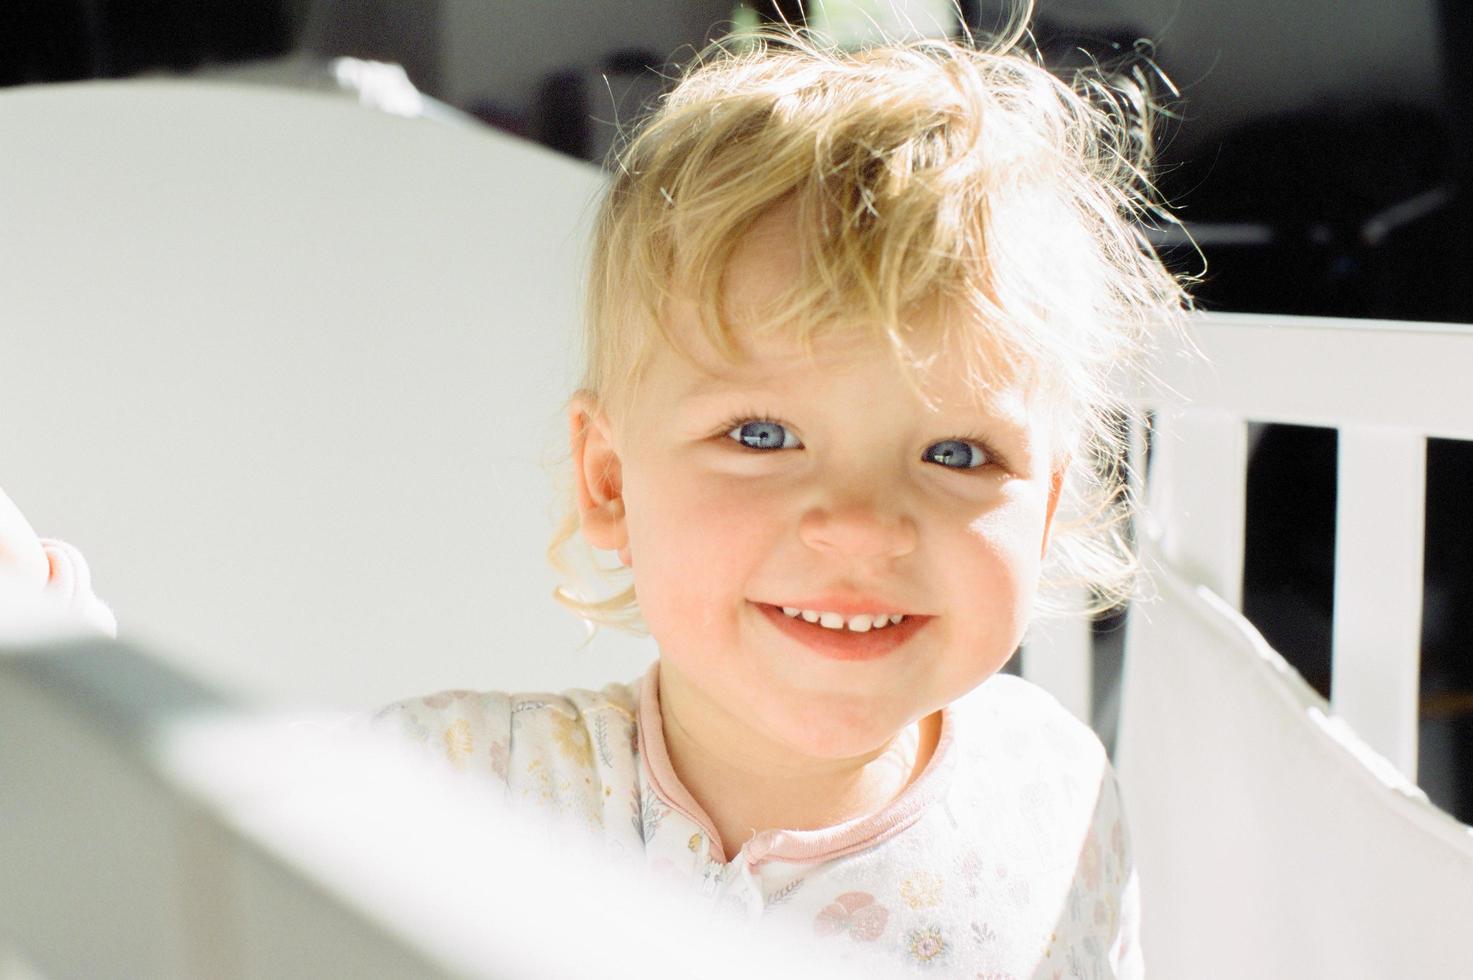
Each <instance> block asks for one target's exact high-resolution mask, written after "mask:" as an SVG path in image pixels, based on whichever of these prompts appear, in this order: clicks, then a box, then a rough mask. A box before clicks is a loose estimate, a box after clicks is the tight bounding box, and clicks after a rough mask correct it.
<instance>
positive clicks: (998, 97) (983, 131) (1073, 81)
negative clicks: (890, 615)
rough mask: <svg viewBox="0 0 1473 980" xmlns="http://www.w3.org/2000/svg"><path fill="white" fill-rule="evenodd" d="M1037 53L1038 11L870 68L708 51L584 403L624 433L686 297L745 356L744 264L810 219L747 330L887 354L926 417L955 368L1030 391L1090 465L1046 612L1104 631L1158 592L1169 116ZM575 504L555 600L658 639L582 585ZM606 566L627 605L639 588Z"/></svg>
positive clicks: (654, 151)
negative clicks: (1150, 434)
mask: <svg viewBox="0 0 1473 980" xmlns="http://www.w3.org/2000/svg"><path fill="white" fill-rule="evenodd" d="M1026 37H1027V33H1026V11H1025V12H1024V17H1023V18H1021V19H1019V20H1018V21H1017V22H1016V23H1014V24H1013V25H1010V27H1009V28H1008V29H1007V30H1006V31H1005V32H1004V33H1002V34H1000V35H998V36H997V37H995V38H993V39H991V40H989V41H983V40H982V39H979V38H974V37H970V36H969V37H968V39H967V40H966V41H965V42H960V41H954V40H943V39H934V38H930V39H908V40H899V41H891V42H888V43H884V44H876V45H870V46H866V47H863V48H860V49H848V50H846V49H843V48H841V47H838V46H836V45H833V44H831V43H828V42H825V41H823V40H821V39H819V38H818V37H816V36H815V35H813V34H812V33H811V32H809V31H807V30H806V29H804V28H792V27H788V26H786V25H779V26H767V27H763V28H761V29H760V30H759V31H758V32H757V33H755V34H752V33H746V34H741V35H728V36H726V37H724V38H721V39H718V40H716V41H713V42H711V43H710V44H708V45H707V46H706V47H705V49H704V50H702V51H700V52H699V53H698V54H697V55H696V56H695V58H694V59H693V60H692V61H691V62H690V63H689V64H687V65H686V66H685V67H684V68H683V69H682V71H681V72H680V75H679V78H678V84H677V85H676V86H675V87H674V89H673V90H672V91H670V92H669V94H668V95H666V96H664V97H663V98H662V99H661V101H660V103H659V104H658V105H657V106H656V107H655V108H654V109H653V110H652V111H651V112H650V113H649V115H648V116H647V117H646V118H644V119H642V120H639V124H638V125H637V127H635V128H634V131H633V133H632V135H631V136H629V137H628V138H627V139H626V140H625V141H624V142H623V143H622V144H620V145H616V146H615V147H614V148H613V150H611V154H610V158H609V160H608V161H607V164H608V169H609V170H610V171H611V178H610V179H611V183H610V185H609V187H608V190H607V193H606V195H605V196H604V198H603V199H602V201H601V203H600V207H599V211H598V214H597V218H596V222H595V227H594V236H593V241H592V245H591V251H590V253H589V266H588V278H587V294H586V297H585V304H586V306H585V324H584V328H585V334H584V343H585V351H584V354H585V358H586V360H585V371H584V374H583V377H582V381H581V385H580V387H581V388H583V389H585V390H586V391H588V392H590V393H591V394H592V396H593V397H594V398H595V399H596V400H597V401H598V403H599V405H600V406H601V408H602V409H603V410H605V411H606V412H607V413H608V414H609V416H610V417H611V418H615V419H617V418H618V417H620V413H621V412H622V411H624V410H626V409H627V408H628V406H629V405H630V404H631V402H632V401H633V399H635V398H636V396H637V390H638V386H639V380H640V378H641V377H642V375H643V371H644V368H645V366H646V365H647V363H648V357H649V354H650V353H651V352H652V351H653V350H654V349H655V347H654V345H655V344H657V343H660V342H662V341H663V342H664V343H666V344H668V345H670V346H671V347H672V348H673V349H675V350H676V351H683V350H688V349H689V348H690V345H691V338H689V337H681V336H678V335H675V334H674V333H673V331H672V330H671V328H670V323H669V322H668V320H667V317H666V315H665V312H666V309H667V304H668V303H669V302H670V300H671V299H672V298H674V297H678V296H685V297H689V298H691V299H693V300H694V301H695V302H696V303H697V304H698V310H699V318H698V322H697V323H696V324H695V325H694V329H695V330H697V331H699V332H700V334H701V335H702V336H703V337H704V338H705V339H706V341H707V342H708V343H709V344H710V345H711V346H712V347H713V348H714V349H715V350H717V351H720V352H722V353H723V354H726V355H728V356H729V355H730V354H731V353H733V352H734V350H735V348H734V347H733V346H732V343H731V341H732V337H733V327H734V324H733V323H731V322H729V319H728V315H727V313H728V311H727V310H726V309H725V308H724V307H723V303H722V295H723V294H722V281H723V280H722V273H723V271H724V269H725V267H726V264H727V260H728V259H729V257H730V256H731V254H732V251H733V249H734V247H735V246H736V244H737V242H738V240H739V239H740V238H741V237H742V235H743V233H744V232H746V231H747V229H748V228H749V227H750V226H751V225H752V224H753V222H754V221H755V220H756V219H757V218H758V217H759V216H761V215H762V214H763V213H764V212H766V211H767V210H768V209H769V208H771V207H773V206H774V205H777V204H781V203H790V204H793V205H794V206H795V207H796V214H797V228H796V229H795V231H796V234H797V235H798V244H799V248H800V251H801V253H802V255H803V261H802V265H801V268H799V269H796V270H795V274H796V282H795V284H794V286H793V288H792V289H791V290H790V291H788V292H785V293H784V294H782V295H781V296H779V297H778V298H777V299H776V300H774V301H773V305H772V306H771V307H767V308H764V310H763V312H762V313H761V315H760V316H755V317H753V318H751V321H750V322H748V320H747V318H746V317H745V316H744V317H743V318H742V320H741V325H742V329H743V330H751V331H754V332H755V335H757V336H760V335H761V332H762V331H764V330H773V331H783V332H784V333H785V334H786V335H787V336H789V337H793V338H796V339H797V340H799V341H800V342H801V344H802V345H803V348H804V349H805V350H810V351H811V350H812V348H813V345H814V343H815V341H817V340H819V339H821V338H824V337H832V336H854V337H856V338H857V339H861V340H873V341H877V342H879V343H881V344H883V345H885V347H886V348H887V349H889V350H891V351H892V352H893V353H894V355H895V358H896V363H897V365H898V367H899V368H900V369H901V371H902V372H903V374H904V376H905V378H906V379H907V381H908V382H909V383H910V384H911V386H912V388H913V390H915V391H916V392H917V393H918V394H920V395H921V397H922V398H926V394H925V389H924V378H925V374H926V372H927V370H928V369H932V368H934V367H937V366H940V367H943V368H947V369H955V366H956V365H957V364H960V365H962V366H963V368H964V369H965V370H966V371H967V372H968V376H969V378H970V379H971V380H972V382H973V383H974V385H975V387H976V389H977V390H978V391H979V392H982V391H986V390H987V389H988V387H989V386H990V385H992V384H994V383H996V382H998V381H1002V380H1014V381H1018V380H1021V381H1022V382H1024V383H1025V384H1026V385H1027V387H1028V389H1029V390H1030V391H1031V392H1032V393H1033V397H1034V410H1035V411H1037V412H1044V413H1047V414H1046V415H1045V416H1043V417H1044V418H1046V419H1047V421H1048V422H1049V423H1050V424H1051V434H1052V435H1053V440H1054V441H1053V442H1052V443H1051V444H1052V445H1053V446H1054V447H1055V448H1056V451H1057V455H1056V456H1055V459H1056V460H1060V459H1063V458H1064V457H1065V456H1067V457H1068V458H1070V459H1071V460H1072V463H1071V465H1070V466H1069V469H1068V477H1067V479H1066V481H1065V486H1064V490H1063V497H1062V500H1061V503H1060V507H1059V513H1058V515H1057V516H1056V518H1055V523H1054V530H1053V537H1052V541H1051V544H1050V548H1049V558H1048V561H1047V563H1046V565H1045V569H1044V572H1043V575H1042V578H1041V581H1040V587H1039V592H1038V598H1037V601H1036V603H1035V607H1034V612H1035V615H1055V614H1062V613H1075V614H1079V613H1093V612H1098V611H1101V610H1105V609H1109V608H1113V607H1115V606H1118V605H1119V604H1121V603H1122V602H1124V601H1126V600H1127V599H1129V598H1131V597H1132V596H1133V595H1134V594H1135V593H1136V591H1137V589H1138V582H1139V576H1138V567H1137V562H1136V558H1135V554H1134V551H1133V547H1132V545H1131V542H1130V541H1129V540H1128V536H1127V534H1126V533H1125V519H1126V517H1127V516H1128V514H1129V512H1130V510H1131V508H1132V506H1133V504H1134V501H1133V500H1132V499H1131V498H1130V493H1129V483H1130V481H1129V480H1128V479H1127V474H1126V473H1125V470H1124V468H1123V464H1122V459H1123V453H1122V450H1121V445H1120V444H1121V440H1122V432H1123V426H1124V424H1125V423H1126V422H1127V421H1128V420H1130V419H1132V418H1133V417H1134V413H1135V409H1133V407H1132V406H1131V404H1129V403H1128V402H1127V401H1126V400H1125V399H1124V398H1123V397H1122V395H1123V394H1124V392H1125V386H1126V382H1127V381H1128V380H1129V379H1130V378H1131V377H1132V372H1133V371H1138V370H1140V367H1141V366H1142V365H1143V364H1144V363H1145V358H1144V357H1143V355H1145V354H1147V353H1148V352H1149V351H1150V350H1151V349H1152V348H1153V346H1154V343H1153V338H1154V337H1155V336H1156V335H1157V333H1158V332H1159V331H1162V330H1165V331H1179V329H1180V326H1181V324H1182V323H1183V318H1184V316H1185V313H1186V311H1187V310H1188V309H1189V308H1190V300H1189V298H1188V296H1187V294H1186V292H1185V290H1184V288H1183V285H1184V283H1186V281H1187V280H1186V279H1185V278H1184V277H1178V276H1175V275H1173V274H1172V273H1171V272H1169V271H1168V270H1167V269H1166V268H1165V267H1164V266H1163V265H1162V263H1161V261H1160V260H1159V259H1158V258H1157V256H1156V255H1155V253H1154V251H1153V250H1152V248H1151V246H1150V244H1149V242H1148V239H1147V237H1146V235H1145V233H1144V231H1143V230H1142V226H1143V225H1151V224H1153V223H1156V222H1170V221H1173V219H1172V218H1171V217H1170V215H1169V214H1168V213H1167V212H1166V210H1165V208H1164V207H1163V206H1162V205H1161V204H1160V201H1159V198H1158V196H1157V194H1156V192H1155V190H1154V188H1153V185H1152V183H1151V179H1150V173H1149V171H1150V168H1151V166H1152V142H1153V137H1152V127H1153V125H1154V123H1155V120H1156V118H1157V114H1158V113H1159V112H1160V109H1159V107H1157V106H1156V105H1155V103H1154V102H1153V99H1152V95H1151V85H1150V84H1149V79H1148V77H1147V75H1146V73H1145V72H1144V71H1142V69H1141V63H1142V62H1144V63H1146V64H1149V59H1148V58H1144V56H1141V55H1137V57H1136V59H1135V63H1134V64H1133V65H1131V66H1128V69H1129V70H1122V69H1120V68H1119V66H1117V67H1116V68H1115V69H1106V68H1103V67H1100V66H1098V65H1096V66H1095V67H1092V68H1091V69H1089V70H1087V71H1079V72H1075V73H1073V75H1072V77H1071V78H1069V79H1068V80H1061V79H1060V78H1058V77H1056V76H1055V75H1053V74H1051V73H1050V72H1049V71H1048V70H1046V69H1045V68H1044V67H1042V66H1041V63H1040V59H1039V56H1038V55H1037V53H1036V51H1034V52H1032V53H1030V52H1029V51H1028V50H1027V49H1025V48H1024V46H1023V41H1024V39H1025V38H1026ZM1151 67H1154V66H1151ZM1158 77H1159V76H1158ZM726 302H727V303H728V304H729V303H731V299H730V297H728V298H727V300H726ZM937 303H939V304H943V306H942V308H944V309H946V310H948V311H952V313H953V315H949V316H940V317H932V318H929V319H928V320H927V321H926V322H928V323H934V324H935V325H936V326H935V328H934V331H933V333H932V334H931V335H929V336H922V335H920V334H919V333H918V331H917V329H916V327H915V323H914V322H913V320H914V317H913V315H914V314H915V313H917V312H918V311H921V310H923V309H934V308H935V307H934V305H933V304H937ZM920 351H928V352H930V353H931V354H935V353H936V352H938V351H941V352H944V354H943V358H944V360H943V361H941V362H940V364H939V365H937V364H933V363H932V361H934V357H933V358H931V359H930V360H927V359H925V358H923V357H922V356H921V355H920V353H918V352H920ZM569 475H570V474H568V473H564V476H569ZM562 491H563V494H564V503H565V510H564V514H563V519H562V521H561V524H560V526H559V527H558V528H557V530H556V533H555V535H554V537H553V540H552V542H551V545H550V546H549V548H548V557H549V559H550V560H551V561H552V563H553V566H554V567H555V568H556V569H558V570H559V572H560V573H561V574H562V575H563V578H564V583H565V584H564V585H561V586H559V588H558V589H557V590H556V592H555V598H556V599H557V600H558V601H559V602H561V603H562V604H563V605H565V606H566V607H568V608H569V609H571V610H573V611H574V612H575V613H577V614H578V615H579V616H581V617H583V618H584V619H585V620H587V621H588V622H589V624H590V626H591V627H592V626H593V625H594V624H601V625H608V626H614V627H616V628H621V629H627V630H630V631H633V632H637V633H644V632H647V627H646V626H645V625H644V623H643V620H642V619H641V617H640V613H639V609H638V605H637V603H636V599H635V594H634V587H633V585H632V583H631V584H628V585H627V587H624V588H623V589H622V590H621V591H616V592H614V593H613V594H611V595H607V597H606V598H602V599H600V598H596V597H594V596H591V595H589V594H586V593H583V592H582V590H581V589H580V588H579V587H578V586H577V585H573V587H572V588H570V587H569V583H570V582H571V581H572V580H573V579H574V578H575V576H574V575H573V574H572V567H571V566H570V565H569V563H568V562H567V561H566V560H565V556H564V554H563V552H564V548H565V547H566V546H567V545H568V544H569V543H570V542H573V541H575V540H581V536H579V535H578V534H577V530H578V525H579V518H578V513H577V508H576V503H575V495H574V490H573V487H572V485H571V483H569V484H567V485H565V486H564V487H563V488H562ZM583 547H584V549H585V553H588V549H587V547H586V545H584V546H583ZM590 567H591V568H592V569H593V570H594V574H595V577H596V578H598V579H600V580H602V584H604V585H605V586H607V587H610V588H613V589H617V588H618V586H619V585H620V584H621V583H626V582H630V581H631V577H632V573H631V572H630V571H629V570H628V569H624V568H622V567H619V568H602V567H600V566H598V565H597V563H596V561H595V562H593V563H592V564H591V566H590Z"/></svg>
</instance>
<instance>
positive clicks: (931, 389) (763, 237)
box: [638, 198, 1028, 416]
mask: <svg viewBox="0 0 1473 980" xmlns="http://www.w3.org/2000/svg"><path fill="white" fill-rule="evenodd" d="M797 220H798V209H797V205H796V202H795V201H794V200H793V199H791V198H789V199H786V200H783V201H780V202H778V203H777V204H775V205H773V206H772V207H770V208H768V209H767V210H766V211H764V212H762V213H761V214H760V215H759V216H758V217H757V218H756V219H755V220H754V221H753V223H752V224H751V225H750V226H749V227H748V229H747V230H746V232H745V233H744V234H743V235H742V237H741V238H739V239H738V241H737V242H736V244H735V247H734V249H733V251H732V253H731V255H730V257H729V259H728V261H727V265H726V267H725V269H724V272H723V277H722V290H721V304H722V312H723V315H724V316H725V318H726V319H727V322H728V323H730V324H731V325H732V327H733V332H732V336H731V341H732V343H733V345H734V346H735V348H736V356H735V357H734V358H731V359H728V358H727V357H725V356H723V354H722V353H721V352H720V351H719V350H718V348H717V347H716V346H715V345H714V343H713V341H712V339H711V338H709V337H707V336H706V334H705V331H704V330H703V329H702V328H701V326H700V315H699V310H698V308H697V305H696V300H695V298H694V297H693V296H691V295H690V294H689V293H686V294H683V295H682V294H681V293H680V292H679V291H677V292H676V293H675V294H674V295H672V296H670V297H669V300H668V306H667V307H666V311H667V317H666V327H667V329H668V331H669V333H670V334H671V335H672V339H675V340H676V343H678V347H679V349H674V348H672V346H671V343H670V342H669V341H667V340H665V339H663V338H661V337H659V336H658V334H659V331H656V332H655V333H656V336H653V337H651V338H649V347H648V348H647V352H646V353H647V357H646V361H647V363H646V365H645V366H646V367H647V368H648V369H649V370H650V373H651V374H652V375H656V376H661V377H660V380H659V381H657V382H656V384H657V385H658V386H659V387H660V388H661V389H662V390H663V391H664V392H665V394H666V395H667V396H672V397H673V398H674V399H675V400H676V401H677V402H680V403H685V402H691V401H704V400H707V399H715V398H719V397H722V396H724V395H729V394H730V393H732V392H744V393H762V392H773V393H778V392H782V393H791V392H794V391H795V390H796V391H803V390H805V389H808V388H811V387H812V386H813V384H814V381H815V379H818V378H821V377H823V376H825V375H827V374H829V373H831V372H836V371H842V370H844V369H846V368H849V367H852V366H854V365H856V364H863V365H865V366H867V367H870V368H875V367H876V366H879V365H883V367H882V368H880V369H879V370H881V371H884V372H886V377H885V380H889V379H890V378H892V377H893V379H894V381H895V382H896V384H895V386H894V390H897V391H906V392H907V393H908V394H909V395H910V396H911V397H915V398H916V399H917V400H918V401H921V402H923V403H924V402H929V403H930V406H929V407H932V408H933V409H934V410H939V411H947V410H957V411H969V412H975V411H984V412H987V413H989V414H994V415H1000V416H1016V415H1019V414H1020V413H1026V409H1027V406H1026V403H1027V400H1028V399H1027V398H1026V397H1025V396H1026V389H1025V386H1023V385H1022V384H1020V383H1018V382H1017V381H1015V380H1013V379H1012V377H1010V373H1011V372H1009V371H1007V370H1005V369H1004V368H1003V367H1002V364H1001V359H1000V358H999V357H998V356H997V355H996V352H995V351H992V350H989V349H988V342H987V338H986V336H985V333H984V332H983V331H982V329H981V328H980V327H979V328H977V329H976V330H968V329H957V327H958V325H959V323H960V321H959V320H958V319H956V318H957V317H959V316H961V315H962V314H961V313H960V311H959V309H958V308H957V307H955V306H952V305H948V304H946V303H945V302H943V301H942V300H941V299H940V298H939V297H938V298H933V299H932V300H930V301H928V302H925V303H922V304H919V305H918V306H917V307H916V309H915V310H913V311H912V314H911V315H910V316H907V317H906V318H905V321H904V323H903V324H902V328H901V329H902V332H903V335H904V336H905V337H906V342H907V344H909V345H910V349H909V350H908V351H905V352H903V353H902V352H900V351H897V350H896V349H895V348H894V347H893V346H892V344H891V343H890V341H889V339H888V338H887V337H886V336H885V334H884V333H883V331H881V330H878V329H875V328H873V326H871V325H863V324H859V323H845V324H842V325H838V324H829V325H827V327H826V328H825V330H824V331H822V332H820V333H817V334H814V335H813V337H812V340H811V344H812V348H811V351H809V350H807V349H805V347H804V345H803V343H802V342H801V341H800V339H799V337H798V336H797V332H796V331H795V330H794V329H791V328H785V327H784V326H782V325H781V324H779V323H778V320H777V318H775V317H773V316H772V315H771V313H770V310H771V308H772V305H773V304H774V303H775V301H777V300H779V299H780V298H781V297H782V296H783V294H784V293H785V292H786V291H787V290H788V289H790V288H791V287H792V286H793V284H794V283H795V281H796V279H797V278H798V275H799V270H800V268H801V264H802V262H803V252H802V239H801V236H800V235H799V234H798V233H797V232H798V229H797V224H796V222H797ZM907 364H908V365H909V368H908V366H907ZM638 373H641V374H643V373H644V372H643V371H640V372H638ZM907 374H909V375H910V376H911V377H912V378H913V380H914V382H915V385H916V386H917V387H919V389H920V391H921V393H922V394H921V395H919V396H917V395H915V394H914V393H913V392H912V391H911V389H910V385H909V384H907V382H906V375H907ZM885 387H886V389H887V390H888V389H889V388H890V386H889V385H886V386H885ZM876 394H877V395H878V394H879V393H878V392H877V393H876Z"/></svg>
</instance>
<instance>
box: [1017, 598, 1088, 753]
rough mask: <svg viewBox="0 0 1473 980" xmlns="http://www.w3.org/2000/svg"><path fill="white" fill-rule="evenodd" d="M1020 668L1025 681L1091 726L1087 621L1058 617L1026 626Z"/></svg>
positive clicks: (1079, 618)
mask: <svg viewBox="0 0 1473 980" xmlns="http://www.w3.org/2000/svg"><path fill="white" fill-rule="evenodd" d="M1074 598H1075V599H1081V598H1084V597H1083V596H1081V595H1076V596H1074ZM1020 666H1021V668H1022V673H1023V677H1024V678H1025V679H1026V680H1029V681H1032V682H1033V683H1034V684H1037V685H1038V686H1039V687H1041V688H1043V689H1044V690H1046V691H1048V692H1049V693H1050V694H1052V695H1053V696H1054V697H1055V698H1057V699H1058V701H1059V703H1060V704H1062V705H1063V706H1064V707H1066V708H1068V709H1069V711H1070V712H1071V713H1072V714H1073V715H1074V717H1076V718H1078V719H1079V720H1080V721H1082V722H1084V723H1085V724H1086V725H1088V724H1092V718H1093V716H1094V634H1093V631H1092V629H1091V627H1090V620H1089V619H1088V618H1086V617H1081V616H1061V617H1058V618H1056V619H1050V620H1039V621H1036V622H1034V623H1033V624H1032V625H1031V626H1029V627H1028V637H1027V640H1026V641H1025V642H1024V644H1023V657H1022V663H1021V665H1020Z"/></svg>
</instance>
